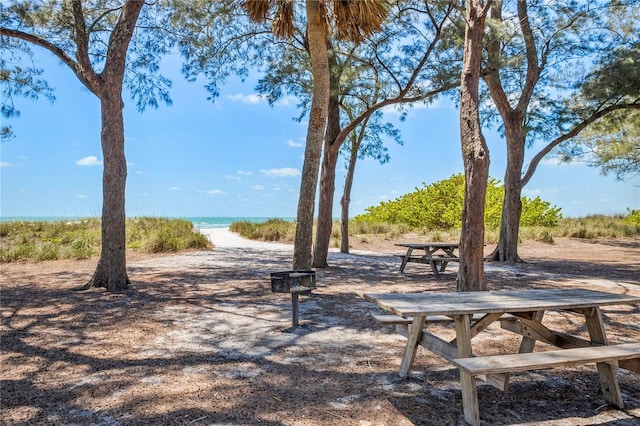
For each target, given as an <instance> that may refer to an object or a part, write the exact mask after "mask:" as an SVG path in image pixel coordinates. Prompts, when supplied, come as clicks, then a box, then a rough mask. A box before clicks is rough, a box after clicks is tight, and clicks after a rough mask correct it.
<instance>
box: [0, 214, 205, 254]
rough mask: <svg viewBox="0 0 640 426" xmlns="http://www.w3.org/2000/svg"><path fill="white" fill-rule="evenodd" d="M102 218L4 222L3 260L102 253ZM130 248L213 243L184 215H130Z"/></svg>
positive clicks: (173, 247)
mask: <svg viewBox="0 0 640 426" xmlns="http://www.w3.org/2000/svg"><path fill="white" fill-rule="evenodd" d="M100 226H101V222H100V220H99V219H96V218H88V219H80V220H72V221H51V222H50V221H35V222H22V221H19V222H0V239H1V241H2V243H1V244H0V262H3V263H7V262H19V261H44V260H58V259H89V258H92V257H94V256H99V255H100V243H101V233H100ZM126 227H127V228H126V235H127V249H129V250H135V251H139V252H143V253H163V252H177V251H182V250H189V249H203V248H208V247H211V243H210V242H209V240H208V239H207V237H206V236H204V235H202V234H201V233H200V232H198V231H197V230H196V229H194V227H193V224H192V223H191V222H189V221H188V220H183V219H165V218H153V217H140V218H130V219H127V224H126Z"/></svg>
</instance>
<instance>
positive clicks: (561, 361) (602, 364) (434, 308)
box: [364, 288, 640, 426]
mask: <svg viewBox="0 0 640 426" xmlns="http://www.w3.org/2000/svg"><path fill="white" fill-rule="evenodd" d="M364 298H365V299H366V300H369V301H371V302H374V303H375V304H376V305H378V306H379V307H381V308H382V309H384V310H386V311H389V312H391V313H393V314H395V315H394V316H395V317H396V318H398V321H397V322H396V329H397V331H399V332H400V333H402V334H404V335H405V336H406V337H407V338H408V340H407V344H406V346H405V349H404V355H403V357H402V363H401V365H400V371H399V375H400V376H402V377H406V376H407V375H408V373H409V371H410V370H411V367H412V364H413V361H414V358H415V355H416V350H417V348H418V346H419V345H420V346H423V347H425V348H427V349H429V350H430V351H431V352H433V353H435V354H436V355H438V356H441V357H442V358H445V359H446V360H449V361H450V362H452V363H453V364H454V365H455V366H456V367H458V368H459V369H460V381H461V389H462V403H463V411H464V418H465V421H466V422H467V423H469V424H471V425H474V426H475V425H480V410H479V405H478V396H477V390H476V378H477V377H478V378H480V377H482V376H484V378H485V379H486V381H487V383H488V384H490V385H493V386H495V387H497V388H499V389H502V390H506V389H507V386H508V382H509V374H510V373H513V372H518V371H527V370H535V369H542V368H556V367H565V366H572V365H578V364H585V363H593V362H595V363H597V369H598V373H599V376H600V384H601V388H602V392H603V394H604V398H605V400H606V401H607V402H609V403H611V404H613V405H615V406H618V407H621V408H622V407H623V401H622V396H621V393H620V387H619V384H618V379H617V377H616V371H615V370H616V367H617V366H619V367H622V368H625V369H628V370H631V371H635V372H640V343H624V344H615V345H608V341H607V337H606V333H605V327H604V323H603V321H602V313H601V307H602V306H608V305H620V304H636V305H640V297H636V296H632V295H628V294H612V293H605V292H601V291H594V290H588V289H580V288H572V289H533V290H516V291H481V292H453V293H451V292H449V293H444V292H424V293H382V294H365V295H364ZM545 311H570V312H575V313H578V314H580V317H581V318H583V319H584V321H585V323H586V326H587V329H588V331H589V340H587V339H584V338H582V337H578V336H574V335H570V334H567V333H565V332H562V331H557V330H552V329H550V328H548V327H547V326H545V325H544V324H543V323H542V319H543V315H544V313H545ZM443 316H444V317H448V318H450V319H451V321H452V322H453V323H454V324H455V331H456V338H455V339H454V340H451V341H447V340H445V339H443V338H441V337H439V336H437V335H436V334H435V333H434V332H433V331H432V330H431V327H429V326H430V325H432V323H434V322H441V318H442V317H443ZM432 319H433V320H432ZM495 321H500V323H501V327H502V328H503V329H505V330H508V331H510V332H513V333H516V334H518V335H520V336H522V341H521V344H520V349H519V352H518V353H517V354H509V355H488V356H476V355H477V354H474V352H473V346H472V339H473V338H475V337H476V336H478V335H479V334H480V333H481V332H482V330H484V329H486V328H487V327H488V326H489V325H490V324H491V323H493V322H495ZM630 322H632V320H630ZM425 326H426V328H425ZM577 328H578V327H576V325H575V324H572V325H571V329H577ZM483 335H490V334H489V333H484V334H483ZM536 341H541V342H544V343H547V344H550V345H552V346H555V347H557V348H559V349H558V350H552V351H546V352H533V349H534V345H535V342H536ZM502 343H503V340H502V339H496V340H495V341H494V342H492V345H493V347H500V345H501V344H502ZM479 376H480V377H479Z"/></svg>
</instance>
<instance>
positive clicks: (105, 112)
mask: <svg viewBox="0 0 640 426" xmlns="http://www.w3.org/2000/svg"><path fill="white" fill-rule="evenodd" d="M108 89H110V90H109V93H107V94H106V95H105V96H103V98H102V99H101V101H102V102H101V110H102V155H103V158H104V171H103V175H102V194H103V197H102V198H103V202H102V251H101V253H100V259H99V260H98V266H97V267H96V270H95V272H94V274H93V277H92V278H91V280H90V281H89V283H88V284H87V286H86V288H89V287H105V288H106V289H107V290H108V291H109V292H111V293H119V292H122V291H124V290H126V289H127V288H128V287H129V284H130V281H129V277H128V276H127V270H126V232H125V229H126V218H125V187H126V180H127V162H126V159H125V155H124V119H123V117H122V99H121V92H120V91H118V89H117V87H115V86H113V87H109V88H108Z"/></svg>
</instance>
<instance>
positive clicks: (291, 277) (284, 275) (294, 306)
mask: <svg viewBox="0 0 640 426" xmlns="http://www.w3.org/2000/svg"><path fill="white" fill-rule="evenodd" d="M314 288H316V271H283V272H272V273H271V291H272V292H273V293H291V311H292V317H293V318H292V325H293V327H294V328H295V327H298V320H299V315H300V314H299V308H298V296H299V295H300V294H310V293H311V291H312V290H313V289H314Z"/></svg>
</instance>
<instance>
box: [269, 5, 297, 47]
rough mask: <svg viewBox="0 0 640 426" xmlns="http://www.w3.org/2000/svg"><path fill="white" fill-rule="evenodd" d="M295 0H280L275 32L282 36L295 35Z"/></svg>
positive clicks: (275, 20) (274, 27) (274, 23)
mask: <svg viewBox="0 0 640 426" xmlns="http://www.w3.org/2000/svg"><path fill="white" fill-rule="evenodd" d="M293 20H294V13H293V0H280V1H279V4H278V10H277V12H276V16H275V18H274V20H273V33H274V34H275V35H276V36H278V37H281V38H289V37H293V34H294V33H295V29H296V27H295V24H294V22H293Z"/></svg>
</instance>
